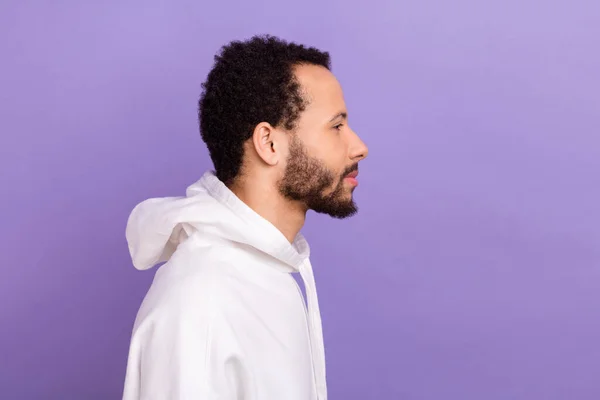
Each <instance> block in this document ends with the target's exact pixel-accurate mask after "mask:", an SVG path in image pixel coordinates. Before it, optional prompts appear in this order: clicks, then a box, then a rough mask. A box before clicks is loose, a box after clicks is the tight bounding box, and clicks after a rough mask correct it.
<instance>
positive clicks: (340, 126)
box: [333, 124, 344, 131]
mask: <svg viewBox="0 0 600 400" xmlns="http://www.w3.org/2000/svg"><path fill="white" fill-rule="evenodd" d="M342 126H344V124H337V125H336V126H334V127H333V129H335V130H336V131H341V130H342Z"/></svg>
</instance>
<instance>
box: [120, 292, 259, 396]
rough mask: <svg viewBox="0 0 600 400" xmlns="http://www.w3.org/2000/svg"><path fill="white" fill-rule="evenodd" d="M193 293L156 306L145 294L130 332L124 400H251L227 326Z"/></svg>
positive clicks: (206, 298) (204, 299)
mask: <svg viewBox="0 0 600 400" xmlns="http://www.w3.org/2000/svg"><path fill="white" fill-rule="evenodd" d="M188 287H189V285H188ZM196 289H197V288H196ZM196 293H198V291H196V292H191V291H187V290H185V289H184V290H178V291H177V293H173V292H171V293H169V294H168V296H161V297H162V298H161V299H160V301H154V300H155V299H154V298H153V296H152V295H153V294H154V293H149V296H148V298H147V299H145V301H144V303H145V304H143V305H142V308H141V309H140V314H138V319H137V320H136V326H135V327H134V333H133V336H132V340H131V346H130V352H129V359H128V365H127V373H126V379H125V388H124V395H123V400H167V399H168V400H217V399H218V400H237V399H242V398H243V399H255V396H254V395H253V394H252V393H251V391H250V389H249V387H250V386H251V385H249V374H248V371H247V369H246V368H245V365H244V360H243V359H242V358H241V357H240V356H239V355H240V354H241V352H240V351H239V348H238V344H237V342H236V340H235V336H234V332H232V329H231V325H230V324H229V323H228V321H227V318H226V317H225V316H224V315H223V314H222V313H221V312H219V309H218V307H215V306H214V304H213V302H214V301H213V299H212V298H211V297H210V296H203V297H202V298H201V299H198V296H197V294H196ZM200 293H202V291H200ZM199 300H200V301H199ZM153 305H156V307H154V306H153Z"/></svg>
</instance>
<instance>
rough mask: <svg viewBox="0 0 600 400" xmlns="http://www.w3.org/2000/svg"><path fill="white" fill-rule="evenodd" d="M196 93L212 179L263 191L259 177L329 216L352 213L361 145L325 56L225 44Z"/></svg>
mask: <svg viewBox="0 0 600 400" xmlns="http://www.w3.org/2000/svg"><path fill="white" fill-rule="evenodd" d="M203 88H204V91H203V93H202V96H201V98H200V103H199V119H200V130H201V133H202V138H203V140H204V141H205V142H206V144H207V147H208V149H209V152H210V155H211V158H212V160H213V163H214V165H215V170H216V174H217V177H218V178H219V179H220V180H222V181H223V182H224V183H226V184H227V185H230V186H231V185H234V184H236V183H237V182H238V181H240V180H241V181H243V182H244V184H245V185H249V186H250V187H252V186H256V187H261V188H264V186H263V185H258V181H259V180H260V181H261V183H263V184H264V183H265V182H266V183H267V184H268V185H270V186H272V187H274V188H276V189H277V193H278V194H279V195H281V196H282V197H283V198H285V199H287V200H289V201H291V202H295V203H298V204H301V205H302V207H303V208H305V209H307V210H308V209H312V210H314V211H316V212H319V213H325V214H329V215H331V216H333V217H337V218H344V217H347V216H350V215H352V214H354V213H355V212H356V210H357V208H356V205H355V204H354V201H353V199H352V191H353V190H354V187H355V186H356V180H355V179H354V178H353V176H354V175H355V174H356V173H357V171H358V162H359V161H360V160H362V159H363V158H365V157H366V155H367V148H366V146H365V144H364V143H363V142H362V141H361V140H360V139H359V138H358V136H357V135H356V134H355V133H354V132H353V131H352V130H351V129H350V128H349V126H348V121H347V110H346V105H345V102H344V97H343V93H342V89H341V87H340V85H339V83H338V81H337V80H336V79H335V77H334V76H333V74H332V73H331V72H330V59H329V54H328V53H325V52H321V51H319V50H317V49H314V48H306V47H304V46H302V45H298V44H294V43H286V42H284V41H282V40H279V39H277V38H274V37H271V36H266V37H254V38H252V39H250V40H249V41H245V42H232V43H230V44H229V45H227V46H225V47H223V48H222V49H221V52H220V53H219V54H218V55H217V56H216V57H215V65H214V67H213V69H212V70H211V72H210V73H209V75H208V79H207V81H206V82H205V83H204V85H203ZM348 175H350V177H348Z"/></svg>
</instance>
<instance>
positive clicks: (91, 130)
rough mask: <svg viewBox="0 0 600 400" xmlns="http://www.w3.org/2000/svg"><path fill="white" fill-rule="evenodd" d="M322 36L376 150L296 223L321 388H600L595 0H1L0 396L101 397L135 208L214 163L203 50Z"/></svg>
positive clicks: (482, 391)
mask: <svg viewBox="0 0 600 400" xmlns="http://www.w3.org/2000/svg"><path fill="white" fill-rule="evenodd" d="M257 33H271V34H274V35H278V36H281V37H282V38H285V39H288V40H294V41H298V42H302V43H305V44H310V45H314V46H317V47H319V48H322V49H324V50H328V51H330V52H331V55H332V58H333V69H334V72H335V73H336V75H337V76H338V78H339V79H340V81H341V83H342V85H343V87H344V89H345V94H346V99H347V103H348V107H349V111H350V118H351V119H350V120H351V123H352V125H353V127H354V129H355V130H356V131H357V132H358V133H359V134H360V135H361V136H362V138H363V139H364V140H365V141H366V143H367V144H368V145H369V147H370V156H369V158H368V159H367V160H366V161H365V162H363V164H362V165H361V175H360V186H359V188H358V189H357V191H356V192H355V193H356V198H357V201H358V203H359V206H360V208H361V210H360V213H359V215H358V216H356V217H355V218H352V219H349V220H345V221H337V220H331V219H329V218H327V217H322V216H317V215H315V214H311V215H310V216H309V218H308V221H307V225H306V227H305V230H304V232H305V234H306V236H307V238H308V239H309V241H310V243H311V246H312V259H313V264H314V266H315V270H316V271H315V274H316V278H317V284H318V289H319V295H320V300H321V308H322V312H323V323H324V329H325V341H326V350H327V362H328V379H329V387H330V398H331V399H332V400H338V399H339V400H353V399H361V400H363V399H406V400H440V399H453V400H482V399H485V400H509V399H510V400H534V399H535V400H537V399H539V400H551V399H561V400H588V399H589V400H597V399H599V398H600V378H599V376H600V341H599V338H600V211H599V209H600V98H599V93H600V51H599V50H598V49H600V5H599V3H598V2H595V1H577V0H575V1H566V0H564V1H553V0H549V1H539V0H538V1H533V0H521V1H514V0H509V1H500V0H493V1H475V0H457V1H452V2H448V1H442V0H420V1H392V0H387V1H371V2H358V1H357V2H349V1H345V2H344V1H339V0H337V1H325V0H324V1H316V0H306V1H302V2H300V1H296V2H283V1H274V0H269V1H263V2H256V1H254V2H249V1H243V0H235V1H212V2H207V1H197V0H196V1H158V0H146V1H103V2H83V1H67V0H64V1H54V2H43V1H13V0H8V1H6V0H5V1H3V2H2V5H1V6H0V58H1V62H0V132H1V136H0V137H1V142H0V152H1V154H0V185H1V186H0V187H1V188H2V200H1V203H0V204H1V213H2V218H1V220H2V223H1V225H0V243H2V256H3V257H2V265H3V268H2V279H1V281H0V398H3V399H11V400H12V399H27V400H29V399H61V400H62V399H90V400H91V399H118V398H120V396H121V390H122V384H123V379H124V372H125V363H126V356H127V350H128V345H129V335H130V332H131V327H132V324H133V320H134V318H135V313H136V312H137V309H138V307H139V305H140V302H141V300H142V297H143V296H144V294H145V292H146V290H147V288H148V286H149V284H150V282H151V280H152V277H153V274H154V271H155V270H152V271H151V272H138V271H136V270H135V269H134V268H133V267H132V266H131V263H130V260H129V255H128V252H127V246H126V243H125V240H124V229H125V223H126V220H127V217H128V214H129V212H130V210H131V209H132V208H133V206H134V205H135V204H136V203H137V202H139V201H141V200H143V199H145V198H147V197H151V196H172V195H175V196H177V195H182V194H183V193H184V190H185V187H186V186H187V185H188V184H190V183H192V182H194V181H195V180H196V179H198V178H199V177H200V176H201V174H202V173H203V172H204V171H205V170H206V169H208V168H211V164H210V159H209V158H208V155H207V152H206V149H205V147H204V144H203V143H202V141H201V139H200V136H199V133H198V129H197V120H196V101H197V99H198V96H199V93H200V84H201V82H202V81H203V80H204V79H205V76H206V74H207V72H208V70H209V68H210V67H211V64H212V57H213V55H214V53H215V52H216V51H217V50H218V49H219V47H220V46H221V45H223V44H225V43H226V42H228V41H230V40H233V39H245V38H249V37H250V36H252V35H253V34H257Z"/></svg>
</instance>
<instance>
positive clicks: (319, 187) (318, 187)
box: [279, 134, 358, 219]
mask: <svg viewBox="0 0 600 400" xmlns="http://www.w3.org/2000/svg"><path fill="white" fill-rule="evenodd" d="M357 170H358V164H354V165H352V166H351V167H348V168H346V170H345V171H344V172H343V173H342V174H341V175H339V176H337V175H336V174H335V173H333V172H332V171H331V170H329V169H328V168H327V167H326V166H325V165H324V164H323V163H322V162H321V161H319V160H317V159H315V158H312V157H310V156H309V155H308V153H307V152H306V149H305V148H304V146H303V145H302V142H301V141H300V139H298V138H297V137H296V136H295V135H293V134H292V138H291V142H290V154H289V156H288V159H287V165H286V168H285V172H284V176H283V179H282V180H281V181H280V182H279V192H280V193H281V194H282V195H283V196H284V197H285V198H287V199H289V200H295V201H300V202H302V203H304V204H305V206H306V208H307V209H309V210H313V211H315V212H316V213H319V214H327V215H329V216H331V217H334V218H339V219H343V218H348V217H350V216H352V215H354V214H356V213H357V212H358V207H357V206H356V203H354V199H353V198H352V191H353V190H354V187H352V189H351V190H350V196H348V188H347V187H345V186H344V177H345V176H346V175H348V174H349V173H350V172H353V171H357ZM334 185H335V187H334ZM332 188H333V190H332Z"/></svg>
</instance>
